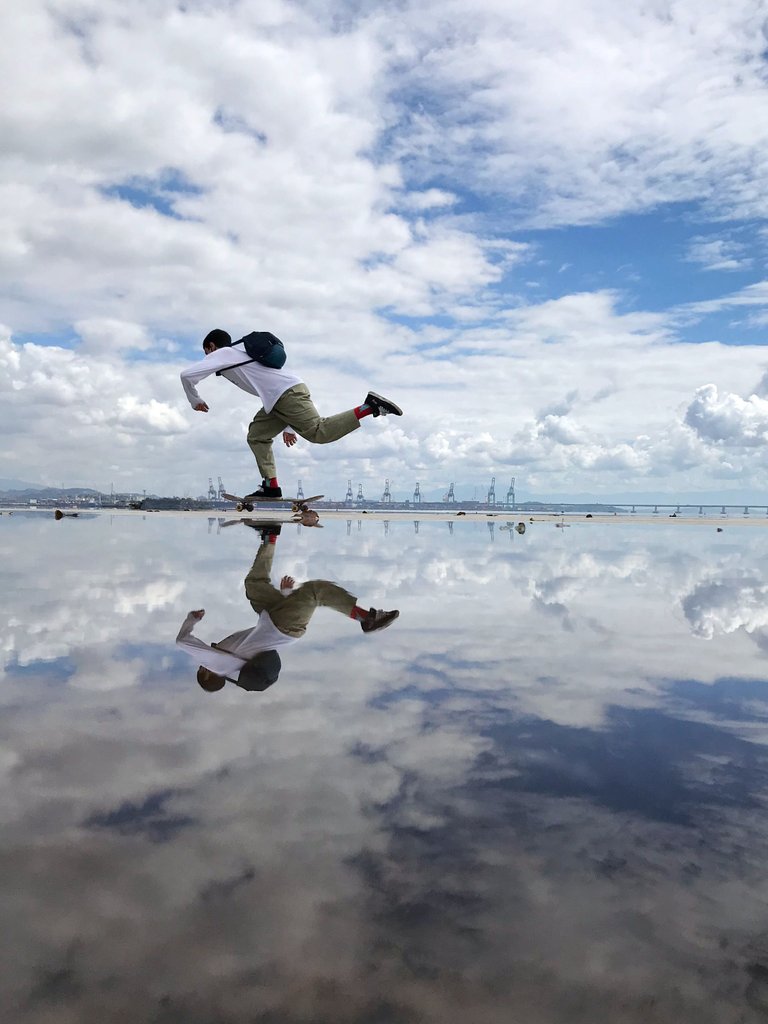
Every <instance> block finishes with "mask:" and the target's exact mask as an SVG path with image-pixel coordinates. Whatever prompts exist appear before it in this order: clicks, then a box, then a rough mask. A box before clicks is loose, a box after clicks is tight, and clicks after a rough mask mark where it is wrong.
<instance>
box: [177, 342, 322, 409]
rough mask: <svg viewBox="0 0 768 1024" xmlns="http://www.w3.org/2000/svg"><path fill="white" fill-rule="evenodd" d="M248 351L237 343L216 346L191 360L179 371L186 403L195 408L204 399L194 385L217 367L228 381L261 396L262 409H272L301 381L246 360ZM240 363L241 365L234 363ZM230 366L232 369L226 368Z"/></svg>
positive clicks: (301, 382) (285, 373) (292, 374)
mask: <svg viewBox="0 0 768 1024" xmlns="http://www.w3.org/2000/svg"><path fill="white" fill-rule="evenodd" d="M247 358H248V353H247V352H246V351H245V349H244V348H243V347H242V345H238V346H237V347H236V348H231V347H227V348H217V349H216V350H215V351H214V352H211V353H210V354H209V355H207V356H205V357H204V358H203V359H201V360H200V362H199V363H193V364H192V366H188V367H187V368H186V370H182V371H181V384H182V387H183V388H184V393H185V395H186V396H187V398H188V399H189V404H190V405H191V406H192V408H193V409H194V407H195V406H196V405H199V404H200V402H202V401H203V399H202V398H201V397H200V395H199V394H198V393H197V388H196V387H195V385H196V384H198V383H199V382H200V381H201V380H204V379H205V378H206V377H210V375H211V374H212V373H216V371H217V370H223V371H224V372H223V373H222V377H226V378H227V380H231V381H232V383H233V384H236V385H237V387H239V388H242V390H243V391H248V392H249V393H250V394H252V395H256V397H257V398H260V399H261V402H262V404H263V406H264V412H271V411H272V408H273V406H274V404H275V402H276V401H277V400H278V398H279V397H280V396H281V395H282V394H284V393H285V392H286V391H287V390H288V388H292V387H295V385H296V384H303V383H304V381H303V380H302V379H301V377H297V376H296V374H295V373H290V372H289V371H287V370H285V369H282V370H273V369H272V367H270V366H262V365H261V363H257V362H251V363H246V362H245V360H246V359H247ZM238 363H243V364H244V365H243V366H237V364H238ZM227 367H232V369H227Z"/></svg>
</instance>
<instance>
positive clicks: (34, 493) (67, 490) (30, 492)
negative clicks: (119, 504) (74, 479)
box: [0, 485, 99, 501]
mask: <svg viewBox="0 0 768 1024" xmlns="http://www.w3.org/2000/svg"><path fill="white" fill-rule="evenodd" d="M98 493H99V492H98V491H94V489H93V488H92V487H38V486H35V485H33V486H32V487H23V488H9V489H8V490H0V500H1V501H28V500H29V499H30V498H37V499H40V498H76V497H78V496H81V497H82V496H84V495H93V497H96V496H97V495H98Z"/></svg>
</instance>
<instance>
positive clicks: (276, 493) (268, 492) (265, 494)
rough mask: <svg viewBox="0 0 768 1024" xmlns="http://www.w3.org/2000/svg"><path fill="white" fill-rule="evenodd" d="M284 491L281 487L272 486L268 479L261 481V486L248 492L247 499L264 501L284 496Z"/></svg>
mask: <svg viewBox="0 0 768 1024" xmlns="http://www.w3.org/2000/svg"><path fill="white" fill-rule="evenodd" d="M282 496H283V491H282V488H280V487H270V486H269V484H268V483H267V481H266V480H262V481H261V487H257V488H256V490H255V491H251V493H250V494H246V496H245V501H264V500H265V499H267V498H282Z"/></svg>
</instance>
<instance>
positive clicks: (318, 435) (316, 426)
mask: <svg viewBox="0 0 768 1024" xmlns="http://www.w3.org/2000/svg"><path fill="white" fill-rule="evenodd" d="M272 412H273V413H276V414H277V415H278V416H279V418H280V420H281V421H282V422H284V423H290V425H291V426H292V427H293V429H294V430H296V431H297V432H298V433H299V434H301V436H302V437H303V438H304V439H305V440H306V441H311V442H312V443H313V444H330V443H331V442H332V441H338V440H340V439H341V438H342V437H345V436H346V435H347V434H351V433H352V431H353V430H357V428H358V427H359V426H360V421H359V420H358V418H357V416H355V411H354V409H349V410H348V411H347V412H340V413H338V414H337V415H335V416H321V415H320V413H319V412H318V411H317V409H316V408H315V405H314V402H313V401H312V398H311V396H310V394H309V389H308V388H307V386H306V384H296V385H295V386H294V387H292V388H288V390H287V391H286V392H285V393H284V394H282V395H281V396H280V398H278V400H277V402H276V403H275V406H274V409H273V410H272ZM272 436H273V437H274V436H275V435H274V434H273V435H272Z"/></svg>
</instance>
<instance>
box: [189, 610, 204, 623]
mask: <svg viewBox="0 0 768 1024" xmlns="http://www.w3.org/2000/svg"><path fill="white" fill-rule="evenodd" d="M189 614H190V615H191V616H192V618H193V619H197V621H198V622H199V621H200V619H202V617H203V616H204V615H205V608H200V609H198V611H196V612H190V613H189Z"/></svg>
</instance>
